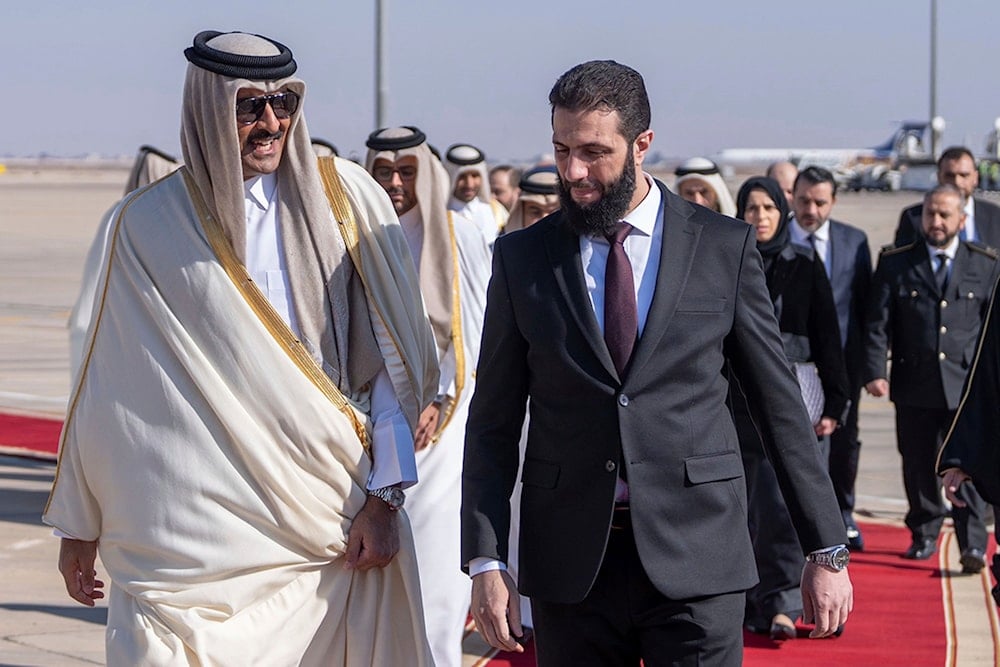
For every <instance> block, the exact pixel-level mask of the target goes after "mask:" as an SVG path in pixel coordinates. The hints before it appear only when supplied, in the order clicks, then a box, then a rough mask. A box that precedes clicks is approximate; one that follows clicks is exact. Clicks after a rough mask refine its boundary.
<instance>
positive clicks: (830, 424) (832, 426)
mask: <svg viewBox="0 0 1000 667" xmlns="http://www.w3.org/2000/svg"><path fill="white" fill-rule="evenodd" d="M813 429H814V430H815V431H816V435H818V436H819V437H821V438H823V437H826V436H828V435H830V434H831V433H833V432H834V431H836V430H837V420H836V419H834V418H833V417H820V420H819V423H818V424H816V426H814V427H813Z"/></svg>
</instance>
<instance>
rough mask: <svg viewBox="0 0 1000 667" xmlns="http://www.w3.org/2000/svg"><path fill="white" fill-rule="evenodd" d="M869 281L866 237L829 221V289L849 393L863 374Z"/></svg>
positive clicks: (846, 226) (870, 274) (870, 272)
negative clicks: (830, 290)
mask: <svg viewBox="0 0 1000 667" xmlns="http://www.w3.org/2000/svg"><path fill="white" fill-rule="evenodd" d="M871 280H872V255H871V250H870V249H869V248H868V237H867V236H866V235H865V233H864V232H863V231H861V230H860V229H858V228H857V227H852V226H851V225H848V224H846V223H843V222H840V221H838V220H830V286H831V287H832V288H833V301H834V303H835V304H836V305H837V321H838V323H839V324H840V340H841V342H843V344H844V363H845V365H846V366H847V376H848V378H849V379H850V383H851V389H852V390H853V389H855V388H857V387H860V386H861V382H862V376H863V375H864V363H865V336H864V329H865V304H866V302H867V300H868V289H869V288H870V286H871Z"/></svg>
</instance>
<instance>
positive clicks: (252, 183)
mask: <svg viewBox="0 0 1000 667" xmlns="http://www.w3.org/2000/svg"><path fill="white" fill-rule="evenodd" d="M277 189H278V176H277V174H274V173H270V174H260V175H259V176H254V177H253V178H251V179H250V180H248V181H243V197H244V198H245V199H246V200H247V201H251V202H253V203H254V205H255V206H256V207H257V208H259V209H260V210H262V211H266V210H267V209H268V208H269V207H270V206H271V202H272V201H273V200H274V192H275V190H277Z"/></svg>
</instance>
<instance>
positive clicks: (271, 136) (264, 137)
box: [247, 130, 285, 143]
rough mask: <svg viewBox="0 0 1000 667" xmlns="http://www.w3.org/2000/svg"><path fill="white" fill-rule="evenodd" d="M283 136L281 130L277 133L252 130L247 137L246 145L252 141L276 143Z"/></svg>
mask: <svg viewBox="0 0 1000 667" xmlns="http://www.w3.org/2000/svg"><path fill="white" fill-rule="evenodd" d="M283 136H285V133H284V131H283V130H278V131H277V132H267V131H265V130H254V131H253V132H251V133H250V135H249V136H248V137H247V143H250V142H253V141H277V140H278V139H281V138H282V137H283Z"/></svg>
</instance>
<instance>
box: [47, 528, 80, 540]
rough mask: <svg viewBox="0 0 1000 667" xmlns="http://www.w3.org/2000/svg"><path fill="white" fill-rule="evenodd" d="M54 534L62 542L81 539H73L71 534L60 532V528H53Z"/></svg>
mask: <svg viewBox="0 0 1000 667" xmlns="http://www.w3.org/2000/svg"><path fill="white" fill-rule="evenodd" d="M52 534H53V535H55V536H56V537H58V538H59V539H61V540H78V541H79V539H80V538H79V537H73V536H72V535H70V534H69V533H64V532H63V531H61V530H59V529H58V528H53V529H52Z"/></svg>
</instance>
